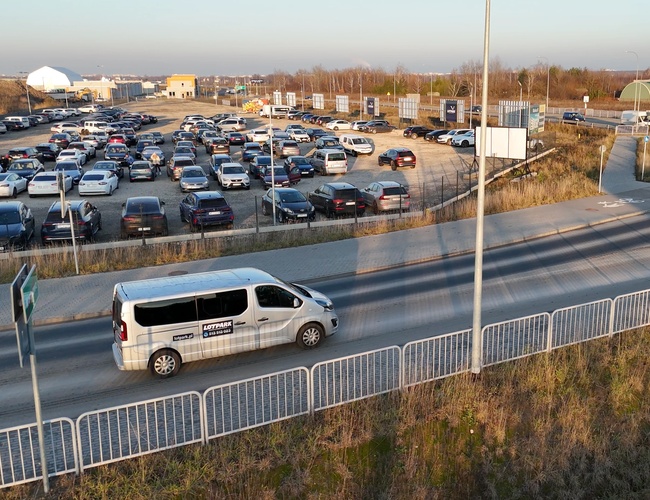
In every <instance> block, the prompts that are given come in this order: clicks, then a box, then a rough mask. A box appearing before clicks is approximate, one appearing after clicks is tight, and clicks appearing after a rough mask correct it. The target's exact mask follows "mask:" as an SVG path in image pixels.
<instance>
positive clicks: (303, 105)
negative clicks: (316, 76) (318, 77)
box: [300, 73, 305, 112]
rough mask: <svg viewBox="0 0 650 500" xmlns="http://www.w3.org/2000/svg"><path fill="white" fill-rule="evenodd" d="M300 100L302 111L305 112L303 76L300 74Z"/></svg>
mask: <svg viewBox="0 0 650 500" xmlns="http://www.w3.org/2000/svg"><path fill="white" fill-rule="evenodd" d="M300 98H301V100H302V110H303V112H304V111H305V74H304V73H303V74H302V87H300Z"/></svg>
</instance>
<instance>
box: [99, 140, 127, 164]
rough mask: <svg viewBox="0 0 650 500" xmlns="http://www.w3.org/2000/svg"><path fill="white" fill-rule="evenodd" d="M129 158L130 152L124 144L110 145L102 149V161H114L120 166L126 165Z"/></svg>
mask: <svg viewBox="0 0 650 500" xmlns="http://www.w3.org/2000/svg"><path fill="white" fill-rule="evenodd" d="M130 156H131V152H130V151H129V148H128V147H127V146H126V145H125V144H120V143H110V144H107V145H106V147H105V148H104V159H105V160H113V161H116V162H118V163H119V164H120V165H122V166H125V165H128V163H129V162H128V158H129V157H130Z"/></svg>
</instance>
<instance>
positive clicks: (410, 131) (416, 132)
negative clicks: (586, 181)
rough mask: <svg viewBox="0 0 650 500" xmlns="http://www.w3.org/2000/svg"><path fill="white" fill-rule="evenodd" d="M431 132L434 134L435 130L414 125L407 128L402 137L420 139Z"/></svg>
mask: <svg viewBox="0 0 650 500" xmlns="http://www.w3.org/2000/svg"><path fill="white" fill-rule="evenodd" d="M429 132H433V130H432V129H430V128H427V127H422V126H419V125H413V126H411V127H406V128H405V129H404V132H403V133H402V135H403V136H404V137H410V138H411V139H417V138H418V137H424V136H425V135H427V134H428V133H429Z"/></svg>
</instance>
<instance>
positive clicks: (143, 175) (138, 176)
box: [129, 160, 156, 182]
mask: <svg viewBox="0 0 650 500" xmlns="http://www.w3.org/2000/svg"><path fill="white" fill-rule="evenodd" d="M138 180H145V181H151V182H153V181H155V180H156V171H155V170H154V166H153V164H152V163H151V162H150V161H146V160H138V161H134V162H133V163H132V164H131V168H130V169H129V182H133V181H138Z"/></svg>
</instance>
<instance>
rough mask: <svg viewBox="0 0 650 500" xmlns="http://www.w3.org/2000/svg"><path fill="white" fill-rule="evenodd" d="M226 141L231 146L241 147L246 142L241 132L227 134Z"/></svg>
mask: <svg viewBox="0 0 650 500" xmlns="http://www.w3.org/2000/svg"><path fill="white" fill-rule="evenodd" d="M226 139H228V142H229V143H230V145H231V146H241V145H242V144H244V143H245V142H246V136H245V135H244V134H242V133H241V132H228V133H227V134H226Z"/></svg>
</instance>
